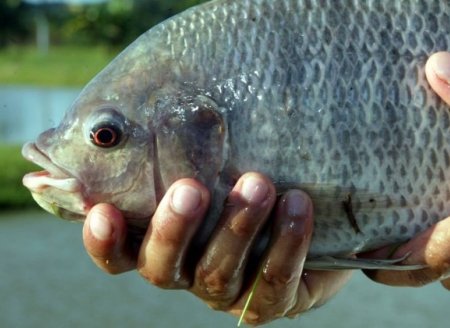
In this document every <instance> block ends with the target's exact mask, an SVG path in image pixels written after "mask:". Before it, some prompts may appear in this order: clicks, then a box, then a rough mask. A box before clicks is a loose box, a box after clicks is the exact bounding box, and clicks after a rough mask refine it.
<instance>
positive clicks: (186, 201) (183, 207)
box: [171, 186, 202, 215]
mask: <svg viewBox="0 0 450 328" xmlns="http://www.w3.org/2000/svg"><path fill="white" fill-rule="evenodd" d="M201 199H202V195H201V193H200V191H199V190H197V189H196V188H194V187H192V186H179V187H177V188H176V189H175V190H174V192H173V194H172V200H171V206H172V209H173V210H174V211H175V212H177V213H178V214H180V215H190V214H192V213H193V212H194V211H195V210H196V209H197V208H198V207H199V206H200V203H201Z"/></svg>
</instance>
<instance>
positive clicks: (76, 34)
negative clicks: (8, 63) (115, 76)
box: [0, 0, 206, 47]
mask: <svg viewBox="0 0 450 328" xmlns="http://www.w3.org/2000/svg"><path fill="white" fill-rule="evenodd" d="M205 1H206V0H109V1H107V2H104V3H100V4H91V5H67V4H66V5H63V4H53V5H48V4H47V5H40V6H37V5H31V4H27V3H24V2H22V1H20V0H2V1H1V2H0V22H1V24H0V47H5V46H7V45H11V44H13V45H17V44H23V43H29V42H33V40H34V37H35V29H36V26H35V25H36V24H35V22H36V19H37V17H38V15H41V17H42V15H45V17H46V18H47V20H48V22H49V24H50V33H51V34H50V36H51V38H50V39H51V43H52V44H71V43H72V44H73V43H76V44H78V45H99V44H103V45H108V46H111V45H112V46H125V45H127V44H129V43H130V42H131V41H132V40H134V39H135V38H136V37H137V36H139V35H140V34H142V33H143V32H145V31H146V30H148V29H149V28H150V27H151V26H153V25H155V24H156V23H159V22H160V21H162V20H164V19H165V18H168V17H170V16H172V15H174V14H176V13H177V12H180V11H182V10H184V9H186V8H188V7H191V6H193V5H196V4H199V3H202V2H205Z"/></svg>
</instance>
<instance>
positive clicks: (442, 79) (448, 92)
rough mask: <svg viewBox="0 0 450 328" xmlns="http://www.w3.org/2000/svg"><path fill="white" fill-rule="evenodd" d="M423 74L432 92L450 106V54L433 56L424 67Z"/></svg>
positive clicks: (443, 53) (442, 53) (440, 53)
mask: <svg viewBox="0 0 450 328" xmlns="http://www.w3.org/2000/svg"><path fill="white" fill-rule="evenodd" d="M425 73H426V75H427V79H428V82H429V83H430V85H431V87H432V88H433V89H434V91H436V93H437V94H438V95H439V96H440V97H441V98H442V99H443V100H444V101H445V102H446V103H447V104H449V105H450V53H449V52H438V53H435V54H433V55H432V56H431V57H430V58H429V59H428V62H427V64H426V66H425Z"/></svg>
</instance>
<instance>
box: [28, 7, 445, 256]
mask: <svg viewBox="0 0 450 328" xmlns="http://www.w3.org/2000/svg"><path fill="white" fill-rule="evenodd" d="M449 15H450V1H447V0H445V1H437V0H436V1H431V0H430V1H427V0H422V1H415V0H406V1H388V0H380V1H358V0H348V1H331V0H330V1H326V0H320V1H314V0H309V1H308V0H241V1H234V0H233V1H231V0H216V1H211V2H208V3H206V4H203V5H200V6H197V7H194V8H191V9H189V10H187V11H186V12H184V13H182V14H180V15H177V16H175V17H173V18H171V19H169V20H167V21H165V22H163V23H161V24H159V25H158V26H156V27H154V28H152V29H151V30H149V31H148V32H147V33H145V34H144V35H143V36H141V37H140V38H138V39H137V40H136V41H135V42H134V43H133V44H132V45H130V47H129V48H128V49H126V50H125V51H124V52H123V53H122V54H121V55H120V56H119V57H118V58H117V59H116V60H114V61H113V62H112V63H111V64H110V65H109V66H108V67H107V68H105V69H104V71H102V72H101V73H100V74H99V75H98V76H97V77H96V78H94V80H93V81H92V82H90V84H88V86H87V87H86V88H85V89H84V90H83V92H82V94H81V95H80V97H79V98H78V99H77V101H76V102H75V103H74V105H73V106H72V108H71V110H70V112H69V114H68V115H67V117H66V119H65V120H66V123H65V125H64V124H63V125H62V126H67V124H69V125H70V124H72V125H74V126H75V125H76V124H79V125H80V126H81V125H82V123H79V122H78V121H77V120H76V119H75V118H77V119H79V118H82V119H83V118H85V117H88V116H89V115H91V116H92V113H93V112H95V111H97V110H99V111H100V110H103V109H102V108H103V107H104V106H105V105H102V104H103V103H105V104H106V105H107V106H109V107H112V108H114V109H115V110H117V111H118V112H120V113H121V115H123V116H124V117H125V118H126V120H125V122H126V124H133V126H135V131H138V132H139V133H142V135H144V136H147V138H150V139H151V138H154V140H155V141H152V142H149V141H148V140H143V141H142V142H141V141H139V140H140V139H139V140H138V136H139V135H140V134H139V133H138V132H136V133H135V135H132V136H131V137H128V138H129V139H128V140H127V141H124V142H123V143H122V146H121V147H118V149H117V150H114V149H112V150H111V151H110V152H106V151H104V150H101V152H100V155H98V156H99V158H103V157H104V160H103V161H102V163H97V164H98V168H99V170H100V169H101V168H102V167H103V166H104V164H103V162H107V161H108V158H109V157H108V156H109V155H108V154H109V153H113V152H114V151H116V152H124V153H125V155H123V156H122V157H126V156H128V157H129V158H132V161H133V165H132V171H133V172H137V173H136V174H140V175H139V176H140V177H144V178H142V179H141V180H142V181H143V183H144V182H145V181H147V184H150V185H151V187H148V188H147V189H145V192H143V193H142V192H140V193H139V192H137V191H136V193H137V194H133V195H134V196H130V197H129V198H128V199H126V198H125V197H124V196H123V195H125V196H126V192H123V190H122V193H123V195H118V194H119V191H121V190H120V184H119V185H115V186H116V188H117V189H118V192H117V195H116V194H114V192H112V191H110V192H109V193H106V192H105V193H102V189H101V187H102V183H103V182H102V181H100V180H98V179H97V180H96V182H95V186H94V184H93V183H91V182H90V180H89V179H90V178H89V175H95V174H93V173H92V172H91V171H92V170H94V171H95V169H96V167H93V168H90V170H91V171H88V170H87V169H86V168H85V167H84V166H83V163H82V160H83V158H86V156H88V155H83V153H89V152H95V151H97V150H95V149H93V147H91V146H92V145H89V147H86V146H83V142H84V141H83V142H81V141H79V140H80V134H81V135H82V134H83V133H85V132H83V131H84V130H83V129H85V128H84V127H83V128H81V127H76V126H75V127H74V129H73V131H71V132H70V134H67V133H68V132H67V133H66V131H63V130H62V129H59V130H58V129H57V130H56V131H55V137H54V138H55V140H56V139H57V138H61V137H62V136H64V138H65V139H64V140H71V139H74V140H75V139H76V140H78V141H77V144H76V147H78V148H82V149H83V150H81V155H80V159H78V160H74V159H70V160H67V159H63V158H62V153H61V152H59V153H58V151H56V150H55V148H54V147H52V145H51V142H49V141H48V139H47V140H46V141H45V142H44V141H42V140H40V141H39V140H38V142H37V143H36V146H35V147H36V148H37V149H39V151H42V152H43V153H45V154H46V155H47V156H48V157H49V159H50V160H51V161H53V162H54V163H56V165H58V166H60V167H61V168H63V169H64V170H65V171H66V172H68V174H69V175H70V176H74V177H78V178H79V179H80V180H81V183H82V184H83V185H84V186H85V187H84V188H85V190H87V191H85V192H84V195H85V196H86V197H88V198H89V197H90V198H89V201H90V202H91V203H96V202H101V201H108V202H110V203H113V204H115V205H116V206H117V207H119V208H120V209H121V210H123V211H124V212H125V213H128V217H131V219H130V224H132V225H133V224H136V222H137V221H139V220H141V221H140V223H139V224H137V225H142V222H144V223H147V222H148V220H149V217H150V216H151V211H152V210H154V208H152V209H151V210H144V208H145V206H147V207H148V205H146V204H148V203H149V201H148V198H150V196H152V197H153V198H152V201H150V203H151V204H154V205H156V203H155V202H156V201H155V200H154V198H156V199H157V198H158V197H155V196H154V194H155V193H157V192H158V190H162V191H163V190H165V188H167V186H168V185H170V183H171V182H173V181H175V180H176V179H178V178H181V177H185V176H194V177H197V178H199V179H200V180H201V181H203V182H205V183H206V184H207V185H208V186H209V187H210V188H211V189H214V197H213V205H212V209H211V211H210V215H209V220H208V221H207V222H209V223H207V224H206V225H205V226H206V227H204V231H203V237H205V236H207V235H209V233H210V232H211V230H212V228H213V226H214V223H215V220H214V216H215V215H217V213H219V212H221V208H222V204H223V200H224V197H225V195H226V193H227V192H228V191H229V188H230V185H229V182H230V181H232V180H233V179H232V178H233V177H234V176H236V174H242V173H244V172H247V171H260V172H262V173H264V174H266V175H268V176H269V177H270V178H271V179H272V180H273V181H274V183H275V184H276V186H277V188H278V189H279V191H280V192H281V191H283V190H286V189H287V188H290V187H300V188H302V189H304V190H305V191H306V192H307V193H308V194H309V195H310V196H311V197H312V199H313V202H314V209H315V227H314V236H313V239H312V243H311V247H310V252H309V258H314V257H320V256H325V255H327V256H329V255H332V256H344V255H348V254H352V253H357V252H360V251H364V250H368V249H373V248H376V247H379V246H382V245H386V244H390V243H396V242H401V241H405V240H407V239H409V238H410V237H411V236H413V235H415V234H417V233H418V232H419V231H422V230H424V229H426V228H427V227H429V226H431V225H432V224H434V223H435V222H437V221H438V220H440V219H443V218H445V217H447V216H448V215H449V214H450V190H449V186H448V183H447V182H448V181H449V177H450V176H449V175H450V171H449V165H450V164H449V162H450V159H449V153H448V147H447V145H448V143H449V141H450V140H449V139H450V133H449V124H450V120H449V109H448V107H447V106H446V105H445V104H444V103H443V102H442V101H441V100H440V99H439V98H438V97H437V96H436V95H435V94H434V93H433V91H432V90H431V88H430V87H429V85H428V84H427V82H426V79H425V73H424V66H425V62H426V60H427V58H428V57H429V55H431V54H432V53H434V52H437V51H445V50H447V51H448V50H450V16H449ZM102 106H103V107H102ZM143 109H145V110H143ZM212 112H213V113H214V114H212ZM196 113H197V114H198V113H206V114H201V115H200V116H199V117H197V114H196ZM114 115H115V114H114ZM202 115H203V116H202ZM91 116H89V117H91ZM191 117H194V118H191ZM196 117H197V118H196ZM191 119H192V122H191V121H190V120H191ZM90 120H94V118H92V119H90ZM67 122H69V123H67ZM87 122H88V123H89V122H90V121H89V120H87ZM142 122H144V123H142ZM88 123H83V124H84V125H83V126H85V125H89V124H90V123H89V124H88ZM191 123H192V125H193V126H196V127H198V128H200V130H201V131H202V132H201V135H202V138H203V139H202V140H199V138H196V133H197V132H195V131H194V130H191V127H190V124H191ZM124 124H125V123H124ZM198 125H199V126H198ZM218 126H219V127H218ZM77 131H79V132H77ZM80 131H81V132H80ZM77 133H78V134H77ZM198 133H200V132H198ZM133 138H134V139H133ZM221 138H223V139H221ZM81 139H82V138H81ZM135 139H136V143H137V142H138V141H139V142H140V145H141V146H140V147H147V148H146V149H148V150H146V151H147V152H148V156H150V158H151V159H150V161H151V163H150V164H149V165H150V167H151V168H150V169H148V170H149V171H146V173H145V172H144V173H143V171H139V169H138V168H139V165H141V164H139V163H140V162H139V158H140V156H143V155H138V154H140V153H138V152H132V151H133V150H132V149H134V148H133V147H132V146H131V144H132V142H135ZM144 139H145V138H144ZM186 139H190V140H189V142H187V141H186ZM57 140H61V139H57ZM152 140H153V139H152ZM53 142H55V141H53ZM84 143H86V142H84ZM127 143H130V145H128V144H127ZM203 143H205V145H206V146H205V145H204V144H203ZM145 145H147V146H145ZM196 145H198V147H197V146H196ZM64 146H66V147H70V142H69V141H68V142H67V145H64V144H63V145H61V147H64ZM163 146H164V147H163ZM191 146H192V147H193V149H192V150H190V151H186V148H189V147H191ZM127 147H128V150H127ZM152 147H156V148H155V149H153V148H152ZM183 147H184V148H183ZM196 147H197V148H196ZM208 147H211V148H208ZM166 148H167V149H166ZM27 149H28V150H30V147H29V148H27ZM141 149H143V148H141ZM200 150H201V151H200ZM30 151H31V150H30ZM127 151H129V153H126V152H127ZM24 153H27V151H24ZM127 154H128V155H127ZM130 154H132V155H130ZM89 156H90V157H89V158H94V157H93V155H92V154H91V155H89ZM151 156H156V157H157V159H154V158H153V159H152V157H151ZM28 157H30V156H28ZM122 157H120V156H116V157H114V158H117V159H119V160H118V162H120V158H122ZM173 158H176V159H177V160H176V162H177V163H172V162H175V161H173ZM196 158H198V160H196ZM153 160H154V162H152V161H153ZM143 161H144V162H145V160H143ZM202 161H203V162H202ZM146 163H147V164H148V162H146ZM155 163H157V164H155ZM119 164H120V163H115V165H119ZM215 169H217V172H216V171H214V170H215ZM158 170H159V171H158ZM81 171H82V172H83V174H81V173H80V172H81ZM156 171H158V172H157V173H155V174H156V175H155V176H153V175H152V174H154V172H156ZM203 171H207V173H203ZM102 172H104V173H105V174H109V173H108V172H109V171H106V172H105V171H104V170H103V171H102ZM149 172H151V173H149ZM128 175H132V173H128ZM217 176H218V178H217V179H215V178H216V177H217ZM80 177H83V178H80ZM97 177H98V176H97ZM131 178H132V177H131ZM131 178H129V177H128V178H127V179H128V180H126V181H131V180H132V179H131ZM123 179H124V181H125V178H123ZM130 179H131V180H130ZM135 180H136V179H135ZM114 181H120V180H118V179H117V180H114ZM149 181H150V182H149ZM161 181H162V182H161ZM108 183H109V184H105V185H106V186H107V187H108V188H109V189H108V190H113V189H112V188H113V185H112V180H110V181H109V182H108ZM158 183H160V184H161V185H159V186H156V185H157V184H158ZM127 185H128V188H131V189H130V190H134V189H133V188H135V183H132V182H128V184H127ZM154 185H155V186H154ZM86 186H88V187H86ZM130 186H131V187H130ZM95 188H96V189H95ZM152 188H154V189H155V190H156V191H155V190H153V191H152ZM94 189H95V190H94ZM127 190H128V189H127ZM136 190H137V189H136ZM152 192H153V193H152ZM34 193H35V194H36V193H37V192H36V191H35V192H34ZM41 194H42V193H41ZM44 194H45V193H44ZM130 195H131V193H130ZM136 195H139V196H136ZM144 195H147V196H148V197H147V198H146V197H144ZM43 197H44V198H45V197H47V198H46V199H47V200H46V201H47V202H51V201H53V202H55V198H57V196H56V195H55V194H51V195H50V196H45V195H44V196H43ZM133 197H135V198H133ZM131 198H133V199H134V202H130V201H129V199H131ZM56 203H58V202H56ZM61 203H62V202H61ZM65 206H66V207H67V205H65ZM66 210H68V212H70V208H69V209H68V208H66ZM149 211H150V212H149ZM72 212H74V211H72ZM79 214H84V213H79ZM139 214H140V215H141V216H140V217H139ZM63 216H64V215H63ZM66 216H70V215H68V214H67V215H66ZM137 219H139V220H137ZM136 220H137V221H136ZM203 237H202V234H199V238H200V239H201V238H203Z"/></svg>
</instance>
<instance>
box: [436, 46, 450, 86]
mask: <svg viewBox="0 0 450 328" xmlns="http://www.w3.org/2000/svg"><path fill="white" fill-rule="evenodd" d="M433 63H434V65H433V70H434V72H435V73H436V75H437V76H438V77H439V78H440V79H441V80H444V81H445V82H447V83H448V84H450V54H448V53H445V52H441V53H438V54H436V55H434V62H433Z"/></svg>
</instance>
